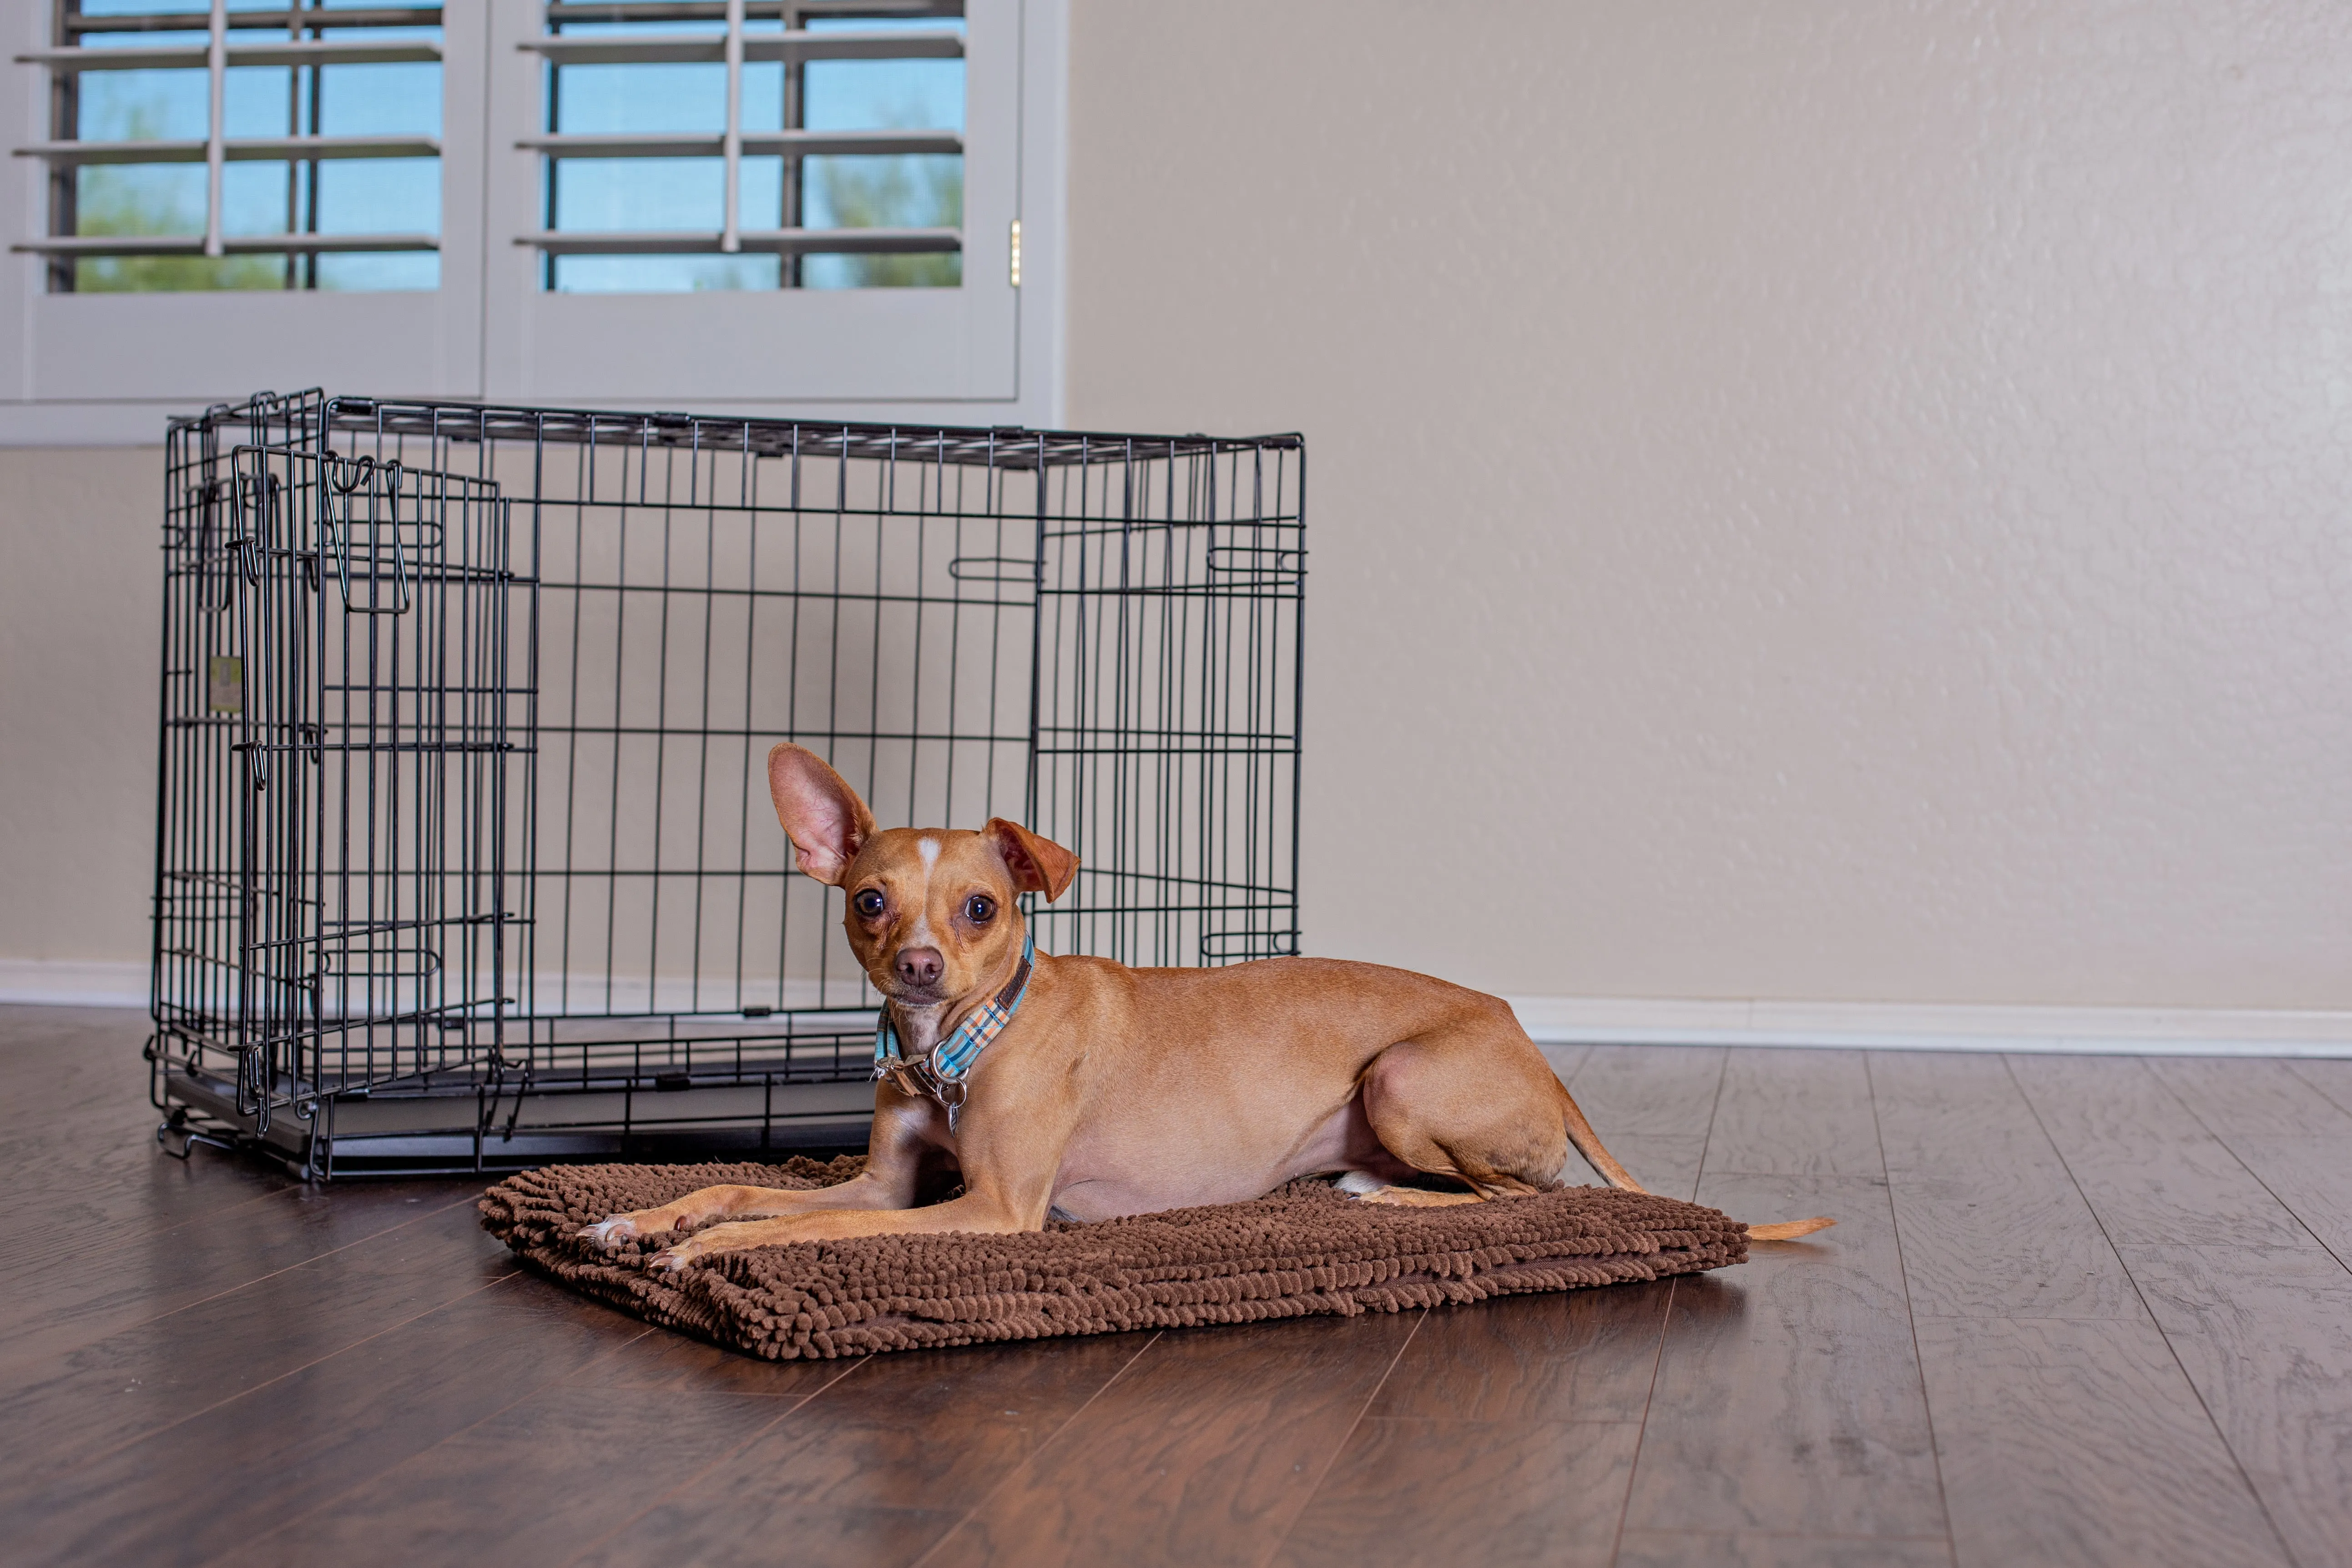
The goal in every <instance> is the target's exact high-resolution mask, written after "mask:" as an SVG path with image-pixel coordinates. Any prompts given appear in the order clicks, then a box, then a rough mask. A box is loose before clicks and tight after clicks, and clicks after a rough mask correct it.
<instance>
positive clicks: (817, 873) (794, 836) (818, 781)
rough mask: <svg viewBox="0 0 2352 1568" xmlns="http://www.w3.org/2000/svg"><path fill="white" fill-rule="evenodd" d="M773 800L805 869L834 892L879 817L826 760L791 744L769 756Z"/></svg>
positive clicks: (779, 818)
mask: <svg viewBox="0 0 2352 1568" xmlns="http://www.w3.org/2000/svg"><path fill="white" fill-rule="evenodd" d="M768 796H769V798H770V799H771V800H773V801H774V802H775V803H776V820H777V821H778V822H781V823H782V824H783V825H784V836H785V837H788V838H790V839H791V840H792V841H793V856H794V858H795V859H796V860H797V861H798V862H799V864H800V868H801V869H802V870H803V871H805V872H807V873H808V874H809V875H810V876H812V877H814V878H815V879H817V880H818V881H820V882H824V883H825V884H827V885H828V886H831V887H839V886H840V885H841V878H842V873H844V872H845V871H847V870H848V869H849V863H850V862H851V861H852V860H855V859H856V858H857V851H858V850H859V849H861V848H863V847H865V844H866V840H867V839H869V838H871V837H874V814H873V813H872V812H870V811H868V810H866V803H865V802H864V801H862V800H860V799H858V798H857V792H856V790H854V789H852V788H850V787H849V784H848V781H847V780H845V779H844V778H843V777H842V776H841V775H840V774H839V773H835V772H834V771H833V769H832V768H831V767H830V766H828V765H827V764H826V763H825V760H824V758H823V757H820V756H818V755H817V754H816V753H815V752H812V751H809V750H807V749H805V748H804V747H801V746H795V745H793V743H792V742H789V741H786V742H783V743H782V744H781V745H779V746H777V747H776V748H775V749H774V750H772V751H771V752H769V753H768Z"/></svg>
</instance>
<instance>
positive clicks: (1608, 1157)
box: [1363, 998, 1835, 1241]
mask: <svg viewBox="0 0 2352 1568" xmlns="http://www.w3.org/2000/svg"><path fill="white" fill-rule="evenodd" d="M1480 1000H1481V1001H1487V1000H1489V999H1487V998H1481V999H1480ZM1363 1095H1364V1110H1365V1113H1366V1115H1367V1117H1368V1118H1369V1119H1370V1122H1371V1127H1372V1131H1373V1133H1374V1134H1375V1135H1376V1136H1378V1137H1379V1139H1380V1141H1381V1146H1382V1147H1383V1148H1385V1149H1386V1150H1387V1151H1388V1152H1390V1153H1391V1154H1393V1155H1395V1156H1396V1157H1397V1158H1398V1159H1400V1160H1402V1161H1403V1162H1404V1163H1406V1164H1408V1165H1411V1166H1412V1167H1413V1168H1414V1169H1415V1170H1419V1171H1426V1172H1429V1173H1433V1174H1436V1175H1444V1176H1453V1177H1454V1178H1456V1179H1458V1180H1460V1181H1462V1182H1463V1183H1465V1184H1467V1185H1468V1186H1469V1188H1470V1189H1471V1194H1475V1196H1477V1197H1481V1198H1499V1197H1509V1196H1512V1195H1515V1194H1521V1193H1533V1192H1542V1191H1545V1190H1548V1189H1549V1188H1553V1187H1557V1186H1559V1184H1560V1181H1559V1173H1560V1170H1561V1168H1562V1167H1563V1166H1565V1165H1566V1164H1567V1163H1568V1145H1569V1144H1570V1142H1573V1143H1574V1144H1575V1145H1576V1149H1577V1152H1579V1153H1580V1154H1582V1155H1583V1156H1584V1158H1585V1159H1586V1160H1587V1161H1588V1162H1590V1163H1591V1166H1592V1168H1593V1169H1594V1170H1595V1171H1597V1172H1598V1173H1600V1174H1601V1179H1602V1180H1604V1181H1606V1182H1607V1183H1608V1184H1610V1185H1611V1186H1612V1187H1617V1188H1620V1189H1622V1190H1623V1191H1625V1192H1630V1193H1643V1192H1647V1191H1648V1190H1649V1189H1648V1188H1646V1187H1644V1186H1643V1185H1642V1184H1641V1183H1639V1182H1637V1181H1635V1180H1634V1179H1633V1173H1631V1172H1629V1171H1627V1170H1626V1169H1625V1167H1624V1166H1623V1165H1622V1164H1621V1163H1618V1161H1617V1158H1616V1156H1615V1155H1613V1154H1612V1153H1610V1152H1609V1150H1608V1148H1607V1147H1606V1146H1605V1145H1603V1144H1602V1143H1601V1136H1600V1134H1598V1133H1596V1132H1595V1131H1593V1130H1592V1123H1591V1122H1590V1121H1586V1120H1585V1116H1584V1112H1583V1110H1581V1109H1580V1107H1579V1106H1578V1105H1577V1103H1576V1100H1575V1099H1574V1098H1573V1097H1572V1096H1570V1093H1569V1092H1568V1089H1567V1087H1566V1086H1565V1085H1563V1084H1562V1083H1561V1082H1560V1081H1559V1078H1558V1076H1556V1075H1555V1074H1554V1073H1553V1072H1552V1070H1551V1065H1550V1064H1549V1062H1547V1061H1545V1060H1544V1058H1543V1053H1542V1052H1541V1051H1539V1050H1538V1049H1537V1048H1536V1045H1535V1042H1534V1041H1532V1040H1530V1039H1528V1037H1527V1033H1526V1031H1524V1030H1523V1029H1521V1028H1520V1027H1519V1026H1518V1020H1517V1018H1515V1017H1513V1016H1512V1015H1511V1012H1510V1009H1509V1008H1508V1007H1507V1006H1506V1005H1504V1004H1502V1003H1500V1002H1494V1003H1493V1004H1492V1006H1491V1008H1490V1009H1488V1010H1486V1011H1483V1012H1479V1013H1475V1014H1472V1013H1465V1015H1464V1016H1461V1017H1460V1018H1458V1019H1450V1020H1448V1021H1447V1022H1446V1023H1445V1024H1444V1025H1443V1026H1440V1027H1438V1028H1436V1029H1433V1030H1429V1031H1427V1032H1425V1033H1423V1034H1422V1035H1420V1036H1417V1037H1414V1038H1412V1039H1410V1040H1405V1041H1402V1042H1401V1043H1399V1044H1397V1045H1394V1046H1391V1047H1389V1048H1388V1049H1387V1050H1385V1051H1382V1052H1381V1054H1380V1055H1379V1056H1378V1057H1376V1058H1373V1061H1372V1065H1371V1066H1370V1068H1367V1069H1366V1070H1365V1073H1364V1079H1363ZM1403 1191H1404V1190H1403V1189H1394V1188H1392V1189H1389V1192H1388V1193H1387V1194H1364V1195H1365V1196H1367V1197H1380V1198H1381V1200H1382V1201H1386V1202H1414V1201H1416V1200H1417V1199H1418V1198H1421V1197H1429V1198H1436V1199H1438V1200H1440V1201H1449V1200H1450V1201H1457V1202H1458V1201H1460V1200H1459V1199H1458V1198H1456V1197H1454V1194H1435V1193H1433V1194H1415V1195H1414V1196H1413V1197H1406V1196H1403V1195H1402V1193H1403ZM1391 1194H1395V1195H1391ZM1465 1195H1468V1194H1465ZM1834 1223H1835V1222H1834V1221H1832V1220H1829V1219H1822V1218H1814V1219H1800V1220H1790V1221H1787V1222H1785V1223H1782V1224H1779V1225H1759V1226H1749V1227H1748V1236H1749V1237H1752V1238H1753V1239H1755V1240H1758V1241H1792V1240H1794V1239H1796V1238H1797V1237H1801V1236H1810V1235H1811V1234H1812V1233H1813V1232H1814V1231H1817V1230H1822V1229H1825V1228H1827V1227H1828V1226H1831V1225H1832V1224H1834Z"/></svg>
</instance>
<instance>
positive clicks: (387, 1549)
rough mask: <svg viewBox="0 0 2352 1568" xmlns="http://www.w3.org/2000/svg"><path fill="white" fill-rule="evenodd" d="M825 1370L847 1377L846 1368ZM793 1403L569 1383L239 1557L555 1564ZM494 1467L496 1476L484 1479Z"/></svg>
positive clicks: (322, 1503)
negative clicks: (648, 1498) (493, 1480)
mask: <svg viewBox="0 0 2352 1568" xmlns="http://www.w3.org/2000/svg"><path fill="white" fill-rule="evenodd" d="M656 1332H660V1331H658V1330H656ZM588 1364H589V1366H590V1367H591V1368H593V1366H594V1365H595V1364H596V1363H588ZM827 1370H828V1371H829V1372H830V1373H832V1375H833V1376H835V1377H839V1376H840V1375H841V1374H842V1373H843V1372H844V1371H845V1370H846V1369H845V1368H844V1367H842V1366H841V1365H839V1364H837V1363H836V1364H835V1365H833V1366H831V1367H830V1368H828V1369H827ZM789 1408H790V1407H789V1406H788V1405H783V1404H782V1403H780V1402H779V1401H777V1400H773V1399H765V1398H761V1397H758V1396H755V1395H744V1394H722V1393H719V1392H716V1391H713V1390H701V1391H697V1392H690V1393H689V1392H684V1391H680V1390H677V1389H646V1388H601V1387H592V1386H586V1385H583V1384H581V1383H579V1382H572V1383H566V1384H556V1385H554V1386H552V1387H549V1388H544V1389H541V1390H540V1391H538V1392H537V1393H534V1394H530V1395H529V1396H528V1397H526V1398H524V1399H522V1400H520V1402H518V1403H517V1404H515V1405H510V1406H509V1407H508V1408H506V1409H504V1410H501V1411H499V1412H497V1413H495V1414H493V1415H490V1416H489V1417H488V1419H486V1420H483V1421H482V1422H480V1423H479V1424H478V1425H476V1426H469V1427H467V1428H465V1429H464V1430H462V1431H459V1432H457V1433H454V1434H452V1435H451V1436H447V1437H445V1438H443V1439H442V1440H441V1441H439V1442H437V1443H436V1444H434V1445H433V1446H432V1447H428V1448H425V1449H424V1450H423V1451H422V1452H419V1453H417V1454H415V1455H414V1456H412V1457H411V1458H407V1459H405V1460H404V1461H402V1462H401V1463H400V1464H397V1465H394V1466H393V1467H392V1468H388V1469H386V1470H383V1471H382V1472H381V1473H379V1474H377V1475H375V1476H373V1477H371V1478H370V1479H367V1480H365V1481H363V1482H362V1483H361V1484H360V1485H358V1486H356V1487H353V1488H351V1489H348V1490H345V1491H342V1492H340V1493H337V1494H335V1495H333V1496H331V1497H327V1498H322V1499H320V1500H317V1502H316V1504H315V1506H311V1507H309V1508H308V1509H306V1510H304V1511H301V1512H299V1513H297V1514H295V1515H294V1517H292V1518H290V1519H288V1520H287V1521H284V1522H282V1523H279V1524H278V1525H277V1526H276V1527H275V1528H273V1529H270V1530H268V1532H267V1533H265V1534H262V1535H261V1536H259V1537H258V1538H257V1539H255V1540H252V1541H247V1542H238V1543H237V1544H236V1547H235V1549H234V1552H233V1553H232V1555H233V1558H234V1561H235V1562H236V1563H237V1564H239V1565H241V1568H276V1565H279V1564H282V1565H283V1568H311V1565H314V1564H317V1563H499V1565H500V1568H557V1565H559V1564H562V1563H569V1562H571V1561H572V1559H573V1558H574V1557H576V1556H578V1555H580V1554H581V1553H582V1552H586V1551H588V1550H589V1549H591V1548H592V1547H594V1546H595V1545H596V1544H597V1543H598V1542H600V1541H601V1540H602V1539H603V1538H604V1537H605V1536H606V1535H609V1534H611V1533H612V1532H614V1531H616V1530H618V1529H619V1528H620V1527H621V1526H622V1525H624V1524H625V1523H626V1522H627V1521H629V1520H630V1519H631V1518H632V1517H634V1516H635V1514H637V1513H638V1512H639V1511H640V1510H642V1509H643V1508H644V1500H645V1499H646V1498H647V1497H649V1496H658V1495H660V1493H662V1492H663V1491H666V1490H667V1489H670V1488H673V1487H676V1486H677V1485H679V1484H681V1483H683V1482H685V1481H688V1480H690V1479H692V1478H693V1477H694V1476H695V1475H696V1474H697V1473H698V1471H701V1470H703V1469H705V1468H709V1467H710V1466H712V1465H714V1464H717V1463H719V1462H720V1461H721V1460H723V1459H724V1458H726V1457H727V1455H728V1454H729V1453H730V1451H731V1450H734V1449H736V1448H740V1447H742V1446H743V1445H745V1444H747V1443H749V1442H751V1440H752V1439H754V1438H755V1437H757V1436H759V1435H760V1434H761V1432H762V1431H764V1430H766V1429H768V1428H770V1427H772V1426H775V1425H776V1424H777V1423H779V1422H781V1421H782V1420H783V1419H784V1418H785V1415H786V1413H787V1411H788V1409H789ZM492 1477H495V1478H496V1484H495V1485H485V1484H484V1483H485V1481H486V1479H488V1478H492ZM298 1506H299V1505H298ZM771 1544H772V1545H773V1544H774V1543H771ZM673 1561H675V1559H673Z"/></svg>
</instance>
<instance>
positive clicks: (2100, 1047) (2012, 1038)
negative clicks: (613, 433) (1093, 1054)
mask: <svg viewBox="0 0 2352 1568" xmlns="http://www.w3.org/2000/svg"><path fill="white" fill-rule="evenodd" d="M538 984H539V996H540V1001H541V1005H546V1004H548V1003H549V1002H551V1001H552V1000H553V999H555V998H557V997H559V996H562V995H563V994H564V993H565V991H566V989H567V988H566V987H565V986H564V985H563V984H562V980H561V978H560V977H558V976H553V975H541V977H540V978H539V983H538ZM684 985H685V983H684V982H680V981H666V982H664V983H662V984H655V985H648V984H646V983H645V982H644V981H637V982H634V983H623V984H621V985H619V986H618V987H616V992H615V994H614V996H613V997H612V998H611V1001H612V1003H613V1004H614V1005H616V1006H617V1007H618V1008H619V1009H620V1010H622V1011H628V1010H632V1009H633V1008H635V1007H648V1008H649V1007H651V1006H655V1005H667V1006H677V1007H682V1006H686V1005H688V998H687V996H686V995H685V994H684ZM570 989H571V990H572V998H571V999H572V1000H573V1001H575V1002H578V1003H580V1004H582V1005H596V1006H601V1005H604V1002H605V997H604V992H603V983H602V982H601V981H599V982H596V983H595V984H594V985H593V987H592V986H591V985H590V984H589V983H588V982H586V981H583V980H579V979H575V980H574V982H573V984H572V987H571V988H570ZM592 989H593V992H594V994H593V996H592V995H590V994H589V992H590V991H591V990H592ZM799 989H800V988H799V987H794V988H793V991H794V994H788V995H787V996H786V998H785V1000H786V1004H787V1005H795V1006H807V1005H814V1004H815V1002H816V1000H817V998H816V997H815V995H814V993H813V992H812V994H809V995H808V996H805V997H803V996H801V995H799V994H797V992H798V990H799ZM0 1002H16V1003H39V1004H45V1005H50V1006H62V1007H137V1008H142V1009H143V1008H145V1007H146V1005H147V966H146V965H145V964H143V963H96V962H81V961H73V960H58V959H33V958H0ZM1510 1002H1511V1006H1512V1007H1513V1008H1514V1009H1515V1010H1516V1011H1517V1014H1518V1016H1519V1022H1520V1023H1521V1024H1522V1025H1524V1026H1526V1028H1527V1031H1528V1034H1530V1035H1532V1036H1534V1037H1535V1038H1536V1039H1537V1040H1538V1042H1539V1043H1541V1044H1543V1045H1618V1046H1816V1047H1848V1048H1857V1049H1860V1048H1867V1049H1871V1050H1898V1051H2039V1052H2060V1053H2074V1054H2107V1055H2129V1056H2186V1057H2352V1011H2347V1012H2287V1011H2283V1010H2282V1011H2272V1010H2266V1009H2254V1008H2247V1009H2227V1010H2225V1009H2220V1008H2198V1007H2006V1006H1988V1005H1938V1004H1933V1003H1913V1002H1677V1001H1670V1000H1664V999H1644V998H1637V997H1610V996H1514V997H1512V998H1511V999H1510Z"/></svg>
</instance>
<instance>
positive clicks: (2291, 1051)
mask: <svg viewBox="0 0 2352 1568" xmlns="http://www.w3.org/2000/svg"><path fill="white" fill-rule="evenodd" d="M1510 1003H1511V1006H1512V1009H1513V1010H1514V1011H1516V1012H1517V1014H1518V1016H1519V1022H1520V1024H1521V1026H1524V1027H1525V1028H1526V1029H1527V1031H1528V1034H1529V1035H1532V1036H1533V1037H1535V1038H1536V1040H1537V1041H1538V1043H1539V1044H1542V1045H1619V1046H1815V1047H1844V1048H1849V1049H1867V1050H1894V1051H2033V1052H2049V1053H2057V1054H2067V1055H2115V1056H2177V1057H2352V1012H2289V1011H2285V1010H2283V1009H2282V1010H2277V1011H2272V1010H2268V1009H2258V1008H2245V1009H2223V1008H2206V1007H2014V1006H1996V1005H1974V1004H1970V1005H1958V1004H1955V1005H1945V1004H1937V1003H1916V1002H1738V1001H1734V1002H1677V1001H1666V1000H1647V999H1641V998H1631V997H1583V996H1514V997H1511V998H1510Z"/></svg>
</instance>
